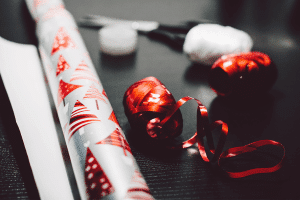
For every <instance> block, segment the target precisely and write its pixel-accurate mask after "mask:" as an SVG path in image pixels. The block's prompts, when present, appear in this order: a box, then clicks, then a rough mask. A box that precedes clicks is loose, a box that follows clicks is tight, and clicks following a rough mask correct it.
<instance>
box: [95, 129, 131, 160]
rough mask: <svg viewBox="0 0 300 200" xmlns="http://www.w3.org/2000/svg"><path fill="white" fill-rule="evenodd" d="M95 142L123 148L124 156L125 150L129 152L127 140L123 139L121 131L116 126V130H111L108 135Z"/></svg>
mask: <svg viewBox="0 0 300 200" xmlns="http://www.w3.org/2000/svg"><path fill="white" fill-rule="evenodd" d="M97 144H109V145H113V146H117V147H121V148H122V149H123V150H124V155H125V156H127V153H126V151H128V152H130V153H131V149H130V147H129V144H128V142H127V141H126V140H125V138H124V136H123V135H122V133H121V132H120V130H119V129H118V128H116V130H114V132H112V133H111V134H110V136H108V137H107V138H105V139H104V140H101V141H100V142H97ZM131 154H132V153H131Z"/></svg>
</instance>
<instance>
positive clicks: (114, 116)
mask: <svg viewBox="0 0 300 200" xmlns="http://www.w3.org/2000/svg"><path fill="white" fill-rule="evenodd" d="M108 120H111V121H113V122H115V123H116V124H117V125H118V126H119V122H118V120H117V118H116V115H115V113H114V111H112V112H111V114H110V116H109V118H108Z"/></svg>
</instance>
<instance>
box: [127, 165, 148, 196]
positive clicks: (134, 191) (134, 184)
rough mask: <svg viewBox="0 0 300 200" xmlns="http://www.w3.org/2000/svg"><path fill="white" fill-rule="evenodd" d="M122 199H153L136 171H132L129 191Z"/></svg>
mask: <svg viewBox="0 0 300 200" xmlns="http://www.w3.org/2000/svg"><path fill="white" fill-rule="evenodd" d="M124 199H125V200H126V199H138V200H140V199H147V200H150V199H153V197H152V196H151V194H150V190H149V188H148V186H147V184H146V182H145V180H144V179H143V177H142V175H141V174H140V172H139V171H137V170H135V171H134V174H133V176H132V178H131V182H130V185H129V189H128V190H127V194H126V196H125V198H124Z"/></svg>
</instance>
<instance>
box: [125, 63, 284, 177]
mask: <svg viewBox="0 0 300 200" xmlns="http://www.w3.org/2000/svg"><path fill="white" fill-rule="evenodd" d="M259 62H262V61H261V60H259ZM153 80H154V82H152V81H153ZM156 80H157V79H156ZM156 80H155V78H154V77H148V78H145V79H143V80H141V81H139V82H137V83H135V84H133V85H132V86H131V87H130V88H129V89H128V90H127V91H126V93H125V95H124V101H123V103H124V107H125V113H126V115H127V117H128V119H129V122H130V123H131V124H133V125H136V124H135V123H137V122H136V121H135V120H137V118H134V115H136V114H139V113H140V114H139V115H137V116H138V117H141V116H142V115H143V114H144V112H158V113H164V115H162V116H163V117H162V116H159V117H157V116H158V115H156V116H155V115H151V117H154V118H153V119H151V118H143V120H145V119H146V120H148V121H147V122H144V123H143V125H144V126H145V125H147V127H148V126H150V125H151V126H153V127H154V128H153V127H152V129H151V131H153V132H155V135H156V137H153V138H161V137H159V136H158V135H159V134H164V133H162V132H163V131H166V130H168V131H170V130H171V131H172V130H173V131H177V132H176V134H173V133H170V132H168V134H170V135H171V136H172V137H174V136H178V130H180V132H179V134H180V133H181V131H182V123H183V122H182V118H181V113H180V110H179V108H180V107H181V106H182V105H183V104H185V103H186V102H188V101H190V100H195V101H196V102H197V104H198V106H197V132H196V133H195V134H194V135H193V136H192V137H191V138H190V139H188V140H186V141H184V142H182V143H181V144H179V145H173V146H168V145H166V148H168V149H184V148H188V147H190V146H192V145H194V144H195V143H197V144H198V149H199V152H200V155H201V157H202V159H203V160H204V161H205V162H218V165H219V167H220V168H222V167H221V163H220V161H221V159H225V158H231V157H235V156H238V155H241V154H244V153H247V152H252V151H256V150H257V149H258V148H259V147H262V146H266V145H273V146H277V147H280V148H282V149H283V157H282V159H281V161H280V162H279V163H278V164H276V165H275V166H273V167H267V168H254V169H249V170H246V171H240V172H230V171H225V170H223V171H224V172H225V173H226V174H227V175H228V176H229V177H231V178H242V177H246V176H250V175H253V174H260V173H272V172H275V171H277V170H279V169H280V168H281V167H282V163H283V159H284V157H285V149H284V146H283V145H282V144H281V143H279V142H276V141H272V140H260V141H256V142H253V143H250V144H247V145H245V146H240V147H234V148H230V149H228V150H226V151H223V148H224V145H225V142H226V138H227V135H228V125H227V124H226V123H225V122H223V121H221V120H217V121H215V122H213V123H211V124H209V120H208V112H207V109H206V107H205V106H204V105H202V103H201V102H200V101H199V100H198V99H195V98H193V97H189V96H186V97H183V98H181V99H180V100H179V101H177V102H176V103H175V100H174V98H173V96H170V95H171V94H170V93H169V91H167V89H166V88H165V87H164V86H163V85H162V83H161V82H159V81H158V80H157V81H156ZM145 81H146V82H147V81H150V83H145ZM143 84H144V86H147V87H141V88H140V89H138V90H137V91H134V89H137V88H138V86H141V85H143ZM159 84H161V85H160V86H159ZM149 85H150V87H148V86H149ZM151 87H153V88H154V89H153V88H151ZM158 88H159V91H160V89H164V91H165V92H166V91H167V92H166V93H167V95H166V96H167V97H168V98H169V100H167V101H165V102H163V103H162V102H160V101H161V99H160V98H159V99H153V98H152V97H149V92H151V91H156V92H157V90H158ZM133 91H134V92H133ZM139 91H141V92H139ZM161 91H162V90H161ZM134 93H137V94H136V95H133V94H134ZM156 94H157V93H156ZM147 95H148V97H147ZM152 96H153V95H152ZM155 96H156V97H158V95H154V97H155ZM159 96H163V95H159ZM134 97H136V98H134ZM145 99H146V100H145ZM170 99H171V100H170ZM153 101H154V102H156V103H157V104H152V102H153ZM126 102H127V103H128V102H137V103H133V104H135V106H134V105H133V104H131V105H128V104H127V103H126ZM166 102H168V103H166ZM178 113H179V114H178ZM178 116H180V119H179V120H178ZM174 121H175V122H174ZM170 123H171V124H175V126H174V127H173V128H170V127H172V126H170V125H169V124H170ZM179 123H181V124H179ZM167 124H168V125H169V126H170V127H169V128H168V129H164V127H165V126H166V125H167ZM219 126H221V135H220V137H219V141H218V143H217V146H216V148H215V146H214V141H213V136H212V131H213V130H214V129H216V128H217V127H219ZM178 127H179V128H178ZM144 129H146V128H145V127H144ZM176 129H177V130H176ZM147 131H148V134H149V135H150V136H151V134H150V133H149V130H148V129H147ZM152 136H153V135H152ZM152 136H151V137H152ZM204 137H206V140H207V145H208V149H209V152H210V153H211V154H212V155H213V156H212V158H209V157H208V155H207V152H206V150H205V145H204ZM164 138H168V137H164Z"/></svg>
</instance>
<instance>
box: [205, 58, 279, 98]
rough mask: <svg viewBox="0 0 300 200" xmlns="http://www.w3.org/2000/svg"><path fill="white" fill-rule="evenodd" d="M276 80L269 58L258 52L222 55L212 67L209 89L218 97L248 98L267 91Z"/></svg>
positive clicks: (274, 68) (272, 64)
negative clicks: (234, 96)
mask: <svg viewBox="0 0 300 200" xmlns="http://www.w3.org/2000/svg"><path fill="white" fill-rule="evenodd" d="M276 79H277V69H276V66H275V64H274V63H273V62H272V61H271V59H270V57H269V56H268V55H266V54H264V53H260V52H248V53H241V54H230V55H224V56H222V57H221V58H219V59H218V60H217V61H216V62H215V63H214V64H213V66H212V68H211V71H210V76H209V83H210V86H211V88H212V89H213V90H214V91H215V92H216V93H217V94H218V95H220V96H229V95H232V94H233V95H236V96H245V97H250V96H253V95H259V94H260V93H264V92H266V91H268V90H269V89H270V88H271V87H272V86H273V84H274V83H275V81H276Z"/></svg>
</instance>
